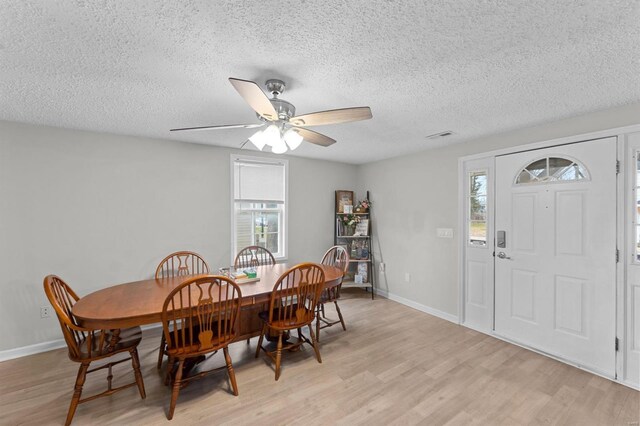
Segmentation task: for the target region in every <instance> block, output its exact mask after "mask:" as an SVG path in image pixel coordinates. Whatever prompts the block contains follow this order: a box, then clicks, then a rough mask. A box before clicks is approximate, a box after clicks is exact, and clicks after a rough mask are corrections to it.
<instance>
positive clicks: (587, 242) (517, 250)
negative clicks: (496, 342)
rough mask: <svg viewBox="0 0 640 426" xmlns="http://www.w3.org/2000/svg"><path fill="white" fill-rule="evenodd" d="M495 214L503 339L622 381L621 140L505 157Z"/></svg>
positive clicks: (498, 322) (499, 165)
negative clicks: (618, 370)
mask: <svg viewBox="0 0 640 426" xmlns="http://www.w3.org/2000/svg"><path fill="white" fill-rule="evenodd" d="M495 214H496V220H495V232H496V233H495V238H496V240H495V244H496V248H495V256H496V257H495V332H496V333H497V334H499V335H502V336H504V337H506V338H508V339H511V340H513V341H515V342H519V343H522V344H524V345H527V346H529V347H532V348H535V349H538V350H540V351H543V352H545V353H548V354H550V355H554V356H558V357H560V358H563V359H566V360H568V361H571V362H574V363H576V364H579V365H582V366H585V367H587V368H589V369H591V370H593V371H597V372H599V373H601V374H604V375H606V376H609V377H612V378H613V377H615V320H616V315H615V312H616V311H615V303H616V139H615V138H607V139H600V140H595V141H588V142H581V143H575V144H569V145H562V146H556V147H552V148H545V149H539V150H532V151H526V152H520V153H515V154H510V155H504V156H500V157H497V158H496V211H495ZM501 246H502V247H501Z"/></svg>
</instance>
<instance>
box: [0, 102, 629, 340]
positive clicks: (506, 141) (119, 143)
mask: <svg viewBox="0 0 640 426" xmlns="http://www.w3.org/2000/svg"><path fill="white" fill-rule="evenodd" d="M638 123H640V104H635V105H630V106H626V107H621V108H617V109H612V110H608V111H602V112H598V113H594V114H590V115H587V116H582V117H576V118H571V119H567V120H563V121H558V122H555V123H551V124H545V125H540V126H536V127H532V128H527V129H521V130H517V131H513V132H510V133H505V134H501V135H496V136H491V137H487V138H483V139H479V140H474V141H472V142H468V143H464V144H459V145H454V146H451V147H445V148H440V149H434V150H429V151H424V152H422V153H418V154H413V155H410V156H404V157H399V158H393V159H389V160H384V161H380V162H376V163H371V164H367V165H363V166H352V165H347V164H340V163H332V162H326V161H315V160H307V159H301V158H295V157H289V161H290V162H289V200H290V209H289V218H290V221H289V236H290V237H289V258H290V260H291V261H292V262H297V261H302V260H309V259H319V258H320V256H321V255H322V253H323V252H324V250H325V249H326V247H328V246H330V245H331V244H332V242H333V238H332V233H333V216H332V212H333V204H334V192H333V191H334V190H335V189H351V188H353V189H356V190H357V191H358V194H359V196H358V197H357V198H358V199H360V198H361V197H362V194H363V193H364V191H365V190H367V189H368V190H370V191H371V197H372V200H373V201H374V203H375V204H374V206H373V221H374V232H375V235H376V238H375V239H374V241H373V242H374V253H375V254H376V257H377V260H381V259H382V260H383V261H384V262H385V263H386V265H387V271H386V273H385V274H383V275H381V276H380V274H378V284H379V286H380V287H381V288H382V289H383V290H385V291H388V292H390V293H392V294H394V295H397V296H400V297H404V298H406V299H408V300H410V301H413V302H416V303H419V304H422V305H424V306H427V307H429V308H430V309H433V310H438V311H441V312H443V313H446V314H450V315H456V314H457V306H458V283H457V266H458V264H457V262H458V259H457V255H458V253H457V247H456V241H457V240H456V239H455V238H454V239H439V238H436V236H435V230H436V228H439V227H446V228H453V229H454V232H455V233H456V234H457V231H458V229H457V225H458V223H457V220H458V219H457V218H458V192H457V191H458V181H457V179H458V175H457V173H458V163H457V161H458V158H459V157H461V156H465V155H470V154H473V153H479V152H484V151H489V150H493V149H499V148H504V147H508V146H515V145H519V144H525V143H530V142H537V141H544V140H549V139H553V138H558V137H563V136H571V135H577V134H581V133H586V132H591V131H596V130H602V129H607V128H612V127H619V126H624V125H630V124H638ZM232 152H237V151H234V150H229V149H223V148H216V147H209V146H202V145H192V144H185V143H179V142H172V141H165V140H156V139H145V138H136V137H126V136H117V135H110V134H100V133H92V132H83V131H76V130H65V129H56V128H51V127H41V126H30V125H24V124H16V123H8V122H1V121H0V200H1V201H0V271H2V277H1V278H0V291H1V292H2V293H1V294H0V332H2V336H3V339H2V340H0V351H2V350H6V349H11V348H16V347H21V346H25V345H30V344H34V343H40V342H46V341H50V340H54V339H59V338H60V331H59V328H58V325H57V323H56V322H55V319H54V318H53V317H52V318H49V319H40V306H46V305H47V304H48V303H47V301H46V298H45V296H44V292H43V290H42V278H43V277H44V276H45V275H47V274H50V273H55V274H58V275H60V276H62V277H63V278H64V279H66V280H68V282H69V283H70V284H71V285H72V286H73V287H74V288H75V289H76V290H77V292H78V293H79V294H80V295H84V294H87V293H89V292H92V291H95V290H97V289H99V288H102V287H105V286H108V285H110V284H114V283H118V282H124V281H131V280H135V279H143V278H147V277H150V276H151V275H152V274H153V272H154V270H155V267H156V265H157V263H158V262H159V261H160V260H161V259H162V257H163V256H164V255H166V254H167V253H169V252H172V251H175V250H180V249H192V250H195V251H198V252H200V253H202V254H203V255H204V257H205V258H206V259H207V261H208V262H209V263H210V265H211V266H212V267H213V268H217V267H219V266H222V265H227V264H228V263H229V259H230V257H231V253H230V233H229V223H230V217H229V214H230V213H229V211H230V204H229V196H230V181H229V176H230V173H229V156H230V154H231V153H232ZM250 154H251V155H256V154H255V153H254V152H253V151H252V152H250ZM376 270H377V268H376ZM405 272H409V273H410V274H411V282H410V283H405V281H404V277H405Z"/></svg>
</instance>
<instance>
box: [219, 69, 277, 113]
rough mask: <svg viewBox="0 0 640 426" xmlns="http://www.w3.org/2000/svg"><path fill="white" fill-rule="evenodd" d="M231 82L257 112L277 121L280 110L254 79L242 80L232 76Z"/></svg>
mask: <svg viewBox="0 0 640 426" xmlns="http://www.w3.org/2000/svg"><path fill="white" fill-rule="evenodd" d="M229 82H230V83H231V84H232V85H233V87H234V89H236V90H237V91H238V93H240V96H242V97H243V98H244V100H245V101H246V102H247V103H248V104H249V106H250V107H251V108H253V110H254V111H255V112H257V113H258V114H259V115H260V116H261V117H263V118H265V119H267V120H269V121H275V120H277V119H278V112H277V111H276V110H275V108H274V107H273V105H271V102H270V101H269V98H268V97H267V95H265V94H264V92H263V91H262V89H260V86H258V85H257V84H256V83H254V82H253V81H249V80H240V79H238V78H230V79H229Z"/></svg>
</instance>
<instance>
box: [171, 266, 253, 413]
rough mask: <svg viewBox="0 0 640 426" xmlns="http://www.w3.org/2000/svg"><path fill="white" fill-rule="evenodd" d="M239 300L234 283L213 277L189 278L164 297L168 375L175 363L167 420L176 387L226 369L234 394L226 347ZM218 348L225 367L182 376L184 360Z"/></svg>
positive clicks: (234, 326)
mask: <svg viewBox="0 0 640 426" xmlns="http://www.w3.org/2000/svg"><path fill="white" fill-rule="evenodd" d="M241 298H242V293H241V291H240V287H238V285H237V284H236V283H235V282H233V281H232V280H230V279H229V278H226V277H223V276H217V275H207V276H200V277H194V278H192V279H189V280H187V281H185V282H183V283H182V284H180V285H179V286H178V287H176V288H175V289H174V290H173V291H172V292H171V293H169V295H168V296H167V299H166V300H165V302H164V305H163V307H162V326H163V332H164V336H165V340H166V343H167V355H168V356H169V366H168V370H167V374H168V375H170V374H171V371H172V370H173V366H174V365H175V363H176V362H177V363H178V368H177V370H176V373H175V377H174V378H173V386H172V392H171V403H170V406H169V412H168V414H167V418H168V419H169V420H171V419H172V418H173V413H174V410H175V407H176V402H177V400H178V394H179V393H180V388H181V386H182V384H183V383H185V382H187V381H190V380H193V379H196V378H200V377H203V376H205V375H207V374H210V373H213V372H216V371H219V370H221V369H224V368H226V369H227V372H228V374H229V380H230V382H231V388H232V390H233V394H234V395H238V385H237V383H236V376H235V373H234V371H233V365H232V364H231V357H230V356H229V349H228V346H229V343H231V342H233V341H234V339H235V337H236V335H237V333H238V331H239V329H240V324H239V320H240V300H241ZM220 349H222V350H223V352H224V359H225V362H226V366H224V367H219V368H215V369H212V370H209V371H204V372H200V373H197V374H194V375H193V376H190V377H187V378H185V377H183V375H184V374H183V373H184V371H185V369H184V364H185V361H186V360H188V359H192V358H200V357H202V356H203V355H205V354H207V353H211V352H216V351H218V350H220ZM167 377H168V378H169V376H167Z"/></svg>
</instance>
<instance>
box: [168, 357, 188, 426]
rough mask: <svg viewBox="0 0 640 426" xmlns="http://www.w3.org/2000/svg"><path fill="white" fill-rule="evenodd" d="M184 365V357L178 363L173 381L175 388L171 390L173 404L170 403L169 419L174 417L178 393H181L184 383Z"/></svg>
mask: <svg viewBox="0 0 640 426" xmlns="http://www.w3.org/2000/svg"><path fill="white" fill-rule="evenodd" d="M183 367H184V359H181V360H180V362H179V363H178V371H177V372H176V378H175V380H174V381H173V389H172V390H171V404H170V405H169V413H168V414H167V419H169V420H171V419H172V418H173V412H174V411H175V409H176V402H178V394H179V393H180V386H181V385H182V369H183Z"/></svg>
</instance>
